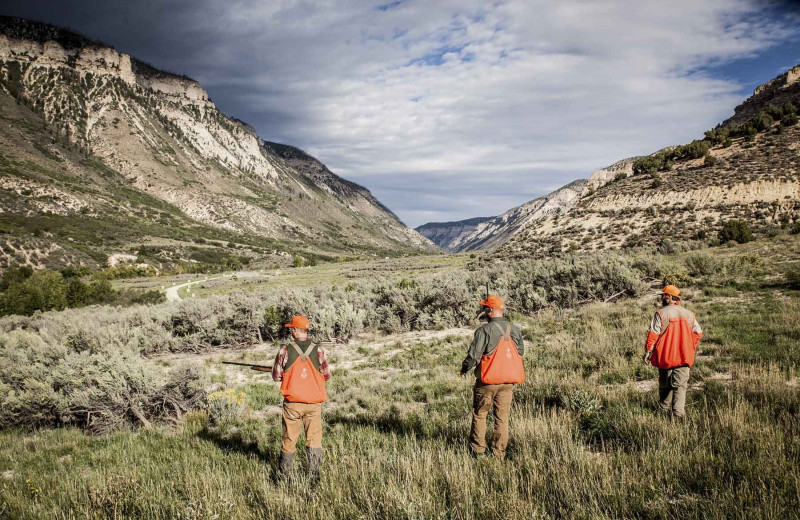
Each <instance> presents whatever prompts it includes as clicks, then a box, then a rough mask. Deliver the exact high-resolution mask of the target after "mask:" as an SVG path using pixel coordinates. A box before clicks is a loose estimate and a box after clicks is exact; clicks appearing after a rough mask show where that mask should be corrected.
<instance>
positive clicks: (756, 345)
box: [0, 235, 800, 519]
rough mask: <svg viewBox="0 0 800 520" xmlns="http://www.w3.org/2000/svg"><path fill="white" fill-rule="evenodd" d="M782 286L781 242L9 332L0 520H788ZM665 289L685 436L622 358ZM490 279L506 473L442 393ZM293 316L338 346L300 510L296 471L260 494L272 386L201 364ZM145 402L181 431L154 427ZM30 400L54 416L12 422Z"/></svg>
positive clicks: (3, 353)
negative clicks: (499, 300) (505, 379)
mask: <svg viewBox="0 0 800 520" xmlns="http://www.w3.org/2000/svg"><path fill="white" fill-rule="evenodd" d="M798 273H800V239H798V237H796V236H788V235H786V236H778V237H774V238H772V239H764V240H757V241H754V242H748V243H745V244H740V245H735V246H729V247H719V248H712V249H706V250H698V251H691V252H687V253H680V254H673V255H662V254H658V253H646V252H640V253H636V254H635V255H629V256H617V255H613V256H609V255H575V256H574V257H570V256H567V257H565V258H562V259H554V260H549V261H523V262H509V263H503V262H501V261H497V260H492V259H490V258H489V257H483V258H478V259H476V261H475V263H474V264H468V265H467V266H466V267H464V268H459V269H456V270H453V271H449V272H447V273H445V274H444V275H439V276H431V275H419V276H412V277H409V276H404V277H400V278H386V279H383V280H381V279H380V278H378V277H376V279H374V280H369V279H365V280H361V281H357V282H353V285H352V286H347V285H345V286H341V285H337V286H336V287H332V286H331V285H330V284H327V285H318V286H316V287H313V288H309V289H288V288H286V289H279V290H278V292H277V293H273V292H270V293H258V292H253V293H251V294H247V295H243V294H233V295H230V296H217V297H211V298H207V299H205V300H202V301H191V300H190V301H184V302H180V303H179V304H177V305H173V306H168V305H164V304H160V305H152V306H147V307H130V308H124V309H117V310H114V311H111V310H110V309H108V310H106V309H107V308H104V307H91V308H87V309H75V310H67V311H63V312H51V313H45V314H42V315H38V316H35V317H32V318H18V317H17V318H5V319H3V320H1V321H0V327H2V328H1V329H0V330H2V331H3V332H2V333H0V405H1V406H0V410H2V412H1V413H2V418H3V421H4V422H3V426H4V427H5V429H4V430H3V431H2V432H0V473H2V477H3V478H2V479H0V518H4V517H6V518H21V519H27V518H42V517H53V518H71V517H79V518H83V517H89V518H114V517H119V518H215V517H218V518H498V517H502V518H539V517H542V518H559V517H561V518H564V517H575V518H620V517H635V518H668V517H681V518H792V517H797V511H798V510H800V477H798V473H797V469H796V468H797V466H798V463H800V386H799V385H800V378H798V374H797V367H798V363H800V349H798V347H797V345H798V342H800V328H798V325H797V324H798V323H800V292H798V284H797V280H798V279H800V274H798ZM667 279H669V280H672V281H677V282H678V283H679V285H681V286H682V288H683V289H684V295H685V299H684V304H685V305H686V306H687V307H688V308H690V309H692V310H693V311H695V312H696V313H697V317H698V320H699V322H700V323H701V325H702V326H703V328H704V331H705V335H704V338H703V341H702V342H701V346H700V352H699V356H698V361H697V364H696V366H695V368H694V369H693V370H692V375H691V379H690V390H689V393H688V398H687V420H686V421H684V422H673V421H672V420H670V419H669V418H668V417H666V416H663V415H661V414H660V412H659V410H658V405H657V397H656V393H657V390H656V386H657V383H656V371H655V369H653V368H652V367H648V366H644V365H642V363H641V354H642V345H643V342H644V337H645V331H646V327H647V323H648V321H649V319H650V317H651V316H652V313H653V311H654V303H655V301H656V298H655V294H656V293H655V291H654V290H653V289H654V288H655V287H657V286H660V285H661V284H662V283H663V282H664V280H667ZM486 281H489V282H490V283H491V287H492V291H493V292H498V293H500V294H502V295H504V296H506V297H507V301H508V302H509V303H510V305H511V306H512V307H513V309H512V319H514V320H515V321H516V322H517V323H518V324H519V325H520V326H521V328H522V331H523V334H524V336H525V340H526V356H525V363H526V369H527V380H526V382H525V383H523V384H522V385H520V387H519V388H518V389H517V391H516V393H515V401H514V408H513V409H512V419H511V436H512V440H511V444H510V446H509V455H508V460H507V461H505V462H498V461H494V460H474V459H472V458H470V457H469V455H468V450H467V434H468V430H469V417H470V416H469V412H470V406H471V386H470V382H469V381H464V380H462V379H460V378H459V377H458V369H459V363H460V360H461V359H462V357H463V354H464V352H465V350H466V348H467V345H468V343H469V341H470V337H471V333H470V330H471V328H472V327H474V326H475V325H476V323H475V322H474V312H475V310H476V309H475V300H476V298H477V297H478V296H482V294H483V291H484V290H485V282H486ZM606 300H607V301H606ZM382 309H383V310H382ZM293 312H307V313H308V314H311V315H312V319H313V321H314V324H315V325H316V327H317V329H318V330H319V331H320V333H321V334H320V335H321V337H322V338H323V339H327V338H330V339H332V340H340V342H339V343H336V344H335V345H331V346H330V347H329V348H328V350H329V356H330V359H331V363H332V368H333V370H334V378H333V379H332V380H331V383H330V385H329V391H328V394H329V397H330V401H329V403H327V404H326V405H325V415H324V423H325V432H324V445H325V449H326V455H325V461H324V465H323V478H322V483H321V485H320V486H319V488H318V489H317V490H316V492H314V493H311V492H309V491H308V490H307V486H306V484H305V482H304V481H303V479H302V477H299V476H298V480H297V482H296V483H295V484H293V485H290V486H288V487H287V486H279V485H276V484H274V482H273V480H272V474H273V472H274V471H275V469H276V465H277V459H278V450H279V449H280V442H279V439H280V419H279V406H278V405H279V400H278V399H277V398H276V397H277V393H278V391H277V387H276V385H275V384H274V383H272V382H271V380H270V379H269V376H268V375H266V374H262V373H257V372H249V371H246V370H244V369H238V368H236V369H233V368H229V367H228V368H222V366H221V365H219V364H218V363H217V362H218V361H219V360H220V359H221V358H225V359H235V357H236V356H238V357H239V358H240V359H243V360H248V361H251V362H264V361H265V360H269V358H271V357H272V356H274V348H267V347H266V346H265V345H263V344H260V345H256V343H257V342H258V339H257V337H258V335H259V334H261V335H262V337H263V339H265V340H266V339H270V337H271V335H275V336H277V335H278V328H277V324H278V323H279V322H280V321H281V320H283V319H285V315H286V314H287V313H293ZM426 314H427V315H428V316H431V317H432V319H431V321H429V322H426V321H425V318H424V316H425V315H426ZM392 316H393V317H394V318H395V321H394V323H395V327H394V328H393V329H391V330H389V329H388V328H386V327H385V326H382V324H383V323H384V322H385V321H386V320H387V319H389V318H390V317H392ZM434 316H436V317H437V318H436V319H433V317H434ZM436 320H438V321H436ZM273 326H274V327H273ZM271 327H273V328H271ZM381 328H383V329H384V330H380V329H381ZM437 328H439V329H441V330H440V331H436V330H435V329H437ZM387 334H388V335H387ZM345 338H349V340H350V341H349V342H343V340H344V339H345ZM233 348H236V349H238V351H237V352H233V351H231V349H233ZM88 367H92V370H93V372H92V374H89V375H87V374H85V372H88V371H89V368H88ZM103 370H107V371H108V373H109V374H113V377H112V376H108V377H106V378H103V377H101V374H102V373H103ZM81 371H84V373H83V379H82V380H81V383H80V385H77V386H76V385H75V384H72V386H70V385H66V386H64V382H65V381H70V378H72V377H74V375H75V374H82V372H81ZM48 374H50V375H48ZM136 374H140V375H138V376H136ZM180 375H182V376H183V379H180V378H179V379H178V381H180V384H176V383H175V381H176V379H175V378H178V376H180ZM133 381H135V382H137V384H138V385H139V386H134V385H133V384H132V382H133ZM34 382H35V383H36V385H34ZM101 382H102V384H101ZM133 388H136V389H138V390H137V392H132V391H131V389H133ZM202 390H205V392H209V393H210V394H211V395H212V396H213V397H206V394H205V392H202ZM80 395H88V396H91V397H92V398H93V399H95V400H94V401H91V402H92V403H93V404H94V405H95V406H98V405H99V404H102V403H113V408H111V409H110V410H111V411H110V412H109V413H112V412H113V417H121V418H122V419H120V420H119V421H117V422H114V423H113V424H110V425H108V426H107V427H104V428H102V429H101V430H100V432H101V433H105V432H111V433H107V434H105V435H100V436H96V435H87V433H86V432H85V431H84V430H88V431H89V432H91V431H92V425H91V424H90V423H89V422H87V419H86V417H85V416H84V415H81V414H82V413H83V411H85V409H86V407H84V408H81V407H80V406H79V404H80V403H81V402H82V401H81V400H80V399H79V397H80ZM164 395H168V396H170V397H171V398H172V399H174V400H175V401H178V405H179V406H178V407H177V408H178V410H177V412H176V410H175V407H173V406H171V405H169V406H163V407H161V408H153V407H154V406H155V403H159V402H162V401H159V398H162V400H163V396H164ZM43 396H45V397H46V398H47V399H49V400H43V399H44V398H43ZM112 397H113V399H112ZM36 399H39V400H40V401H36ZM190 401H191V402H190ZM43 402H44V403H54V404H55V405H56V408H55V410H57V413H58V414H60V415H56V414H54V415H53V416H52V417H48V416H47V414H48V413H49V412H43V413H41V414H40V417H41V420H40V421H38V422H29V421H26V420H21V419H15V417H28V416H29V415H30V413H31V412H29V410H51V409H52V408H48V407H46V406H41V403H43ZM20 406H25V407H27V408H20ZM190 409H191V410H192V411H187V410H190ZM10 410H13V411H14V412H13V413H14V414H17V415H13V414H12V412H10ZM137 414H138V415H141V416H142V418H144V419H145V421H142V419H141V418H140V417H137ZM56 416H58V417H65V418H70V417H71V419H70V420H60V421H57V420H54V419H53V417H56ZM150 423H152V424H150ZM71 425H75V426H78V428H75V427H72V426H71ZM148 425H149V427H144V428H142V427H143V426H148ZM32 426H38V427H33V428H32ZM44 426H47V427H44ZM53 426H61V427H57V428H53ZM303 457H304V456H303V455H302V454H301V455H300V458H301V459H303ZM302 463H304V460H301V464H300V465H301V466H302V465H303V464H302ZM301 473H302V472H301Z"/></svg>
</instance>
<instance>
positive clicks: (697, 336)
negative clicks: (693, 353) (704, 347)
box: [692, 317, 703, 350]
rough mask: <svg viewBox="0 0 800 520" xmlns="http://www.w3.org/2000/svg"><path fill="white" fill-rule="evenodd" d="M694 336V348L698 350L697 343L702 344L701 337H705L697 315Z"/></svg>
mask: <svg viewBox="0 0 800 520" xmlns="http://www.w3.org/2000/svg"><path fill="white" fill-rule="evenodd" d="M692 336H693V337H694V349H695V350H697V345H699V344H700V339H701V338H702V337H703V329H701V328H700V324H699V323H697V318H696V317H695V319H694V324H693V325H692Z"/></svg>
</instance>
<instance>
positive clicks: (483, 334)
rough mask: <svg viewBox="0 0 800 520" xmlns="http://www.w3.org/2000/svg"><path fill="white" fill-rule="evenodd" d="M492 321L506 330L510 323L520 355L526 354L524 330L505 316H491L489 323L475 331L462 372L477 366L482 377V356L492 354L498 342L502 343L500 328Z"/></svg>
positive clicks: (464, 372) (512, 337)
mask: <svg viewBox="0 0 800 520" xmlns="http://www.w3.org/2000/svg"><path fill="white" fill-rule="evenodd" d="M492 323H497V324H498V325H500V327H501V328H502V329H503V330H506V327H507V326H508V325H509V324H510V325H511V340H512V341H513V342H514V345H516V347H517V352H519V355H520V356H524V355H525V343H524V341H523V339H522V332H520V330H519V329H518V328H517V327H516V325H514V324H513V323H511V322H509V321H508V320H507V319H505V318H489V323H486V324H484V325H482V326H481V327H479V328H478V330H476V331H475V336H474V337H473V339H472V344H471V345H470V346H469V350H467V357H466V358H464V362H463V363H461V373H462V374H466V373H467V372H469V371H470V370H472V369H473V368H475V369H476V370H475V375H476V376H477V377H480V362H481V357H483V356H484V355H485V354H490V353H491V352H492V351H493V350H494V348H495V347H496V346H497V344H498V343H500V338H501V337H502V335H501V334H500V330H499V329H498V328H497V326H496V325H493V324H492Z"/></svg>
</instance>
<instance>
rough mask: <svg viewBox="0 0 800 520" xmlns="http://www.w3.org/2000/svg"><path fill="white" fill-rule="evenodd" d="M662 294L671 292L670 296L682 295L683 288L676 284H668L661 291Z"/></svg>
mask: <svg viewBox="0 0 800 520" xmlns="http://www.w3.org/2000/svg"><path fill="white" fill-rule="evenodd" d="M661 293H662V294H669V295H670V296H674V297H675V298H680V297H681V290H680V289H678V288H677V287H675V286H674V285H668V286H666V287H664V289H663V290H662V291H661Z"/></svg>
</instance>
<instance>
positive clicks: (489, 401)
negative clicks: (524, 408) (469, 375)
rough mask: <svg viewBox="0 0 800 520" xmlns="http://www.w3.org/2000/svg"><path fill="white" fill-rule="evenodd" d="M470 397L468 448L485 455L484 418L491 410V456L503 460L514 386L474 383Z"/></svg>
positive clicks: (506, 444)
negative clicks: (492, 417) (492, 428)
mask: <svg viewBox="0 0 800 520" xmlns="http://www.w3.org/2000/svg"><path fill="white" fill-rule="evenodd" d="M472 395H473V402H472V428H471V429H470V432H469V446H470V448H471V449H472V452H473V453H476V454H482V453H486V417H487V416H488V415H489V410H492V412H493V416H494V435H493V436H492V455H494V456H495V457H497V458H498V459H503V458H505V456H506V446H508V416H509V415H511V400H512V399H513V398H514V385H512V384H505V385H484V384H482V383H480V382H478V381H476V382H475V388H474V389H473V394H472Z"/></svg>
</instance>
